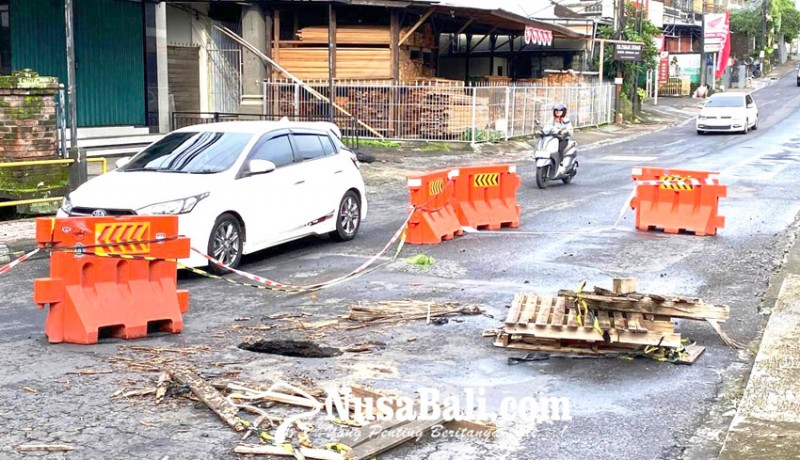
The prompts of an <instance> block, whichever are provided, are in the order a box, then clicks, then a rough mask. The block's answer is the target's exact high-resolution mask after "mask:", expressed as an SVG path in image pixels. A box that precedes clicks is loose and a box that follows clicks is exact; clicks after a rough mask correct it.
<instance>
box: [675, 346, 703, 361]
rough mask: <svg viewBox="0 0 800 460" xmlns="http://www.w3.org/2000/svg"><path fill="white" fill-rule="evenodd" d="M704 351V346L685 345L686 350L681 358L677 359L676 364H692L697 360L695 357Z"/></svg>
mask: <svg viewBox="0 0 800 460" xmlns="http://www.w3.org/2000/svg"><path fill="white" fill-rule="evenodd" d="M705 351H706V347H701V346H700V345H697V344H691V345H689V346H688V347H686V352H685V353H684V354H683V356H682V357H681V359H679V360H678V364H694V362H695V361H697V358H699V357H700V355H702V354H703V352H705Z"/></svg>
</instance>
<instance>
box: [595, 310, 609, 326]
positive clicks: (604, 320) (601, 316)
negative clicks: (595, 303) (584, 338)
mask: <svg viewBox="0 0 800 460" xmlns="http://www.w3.org/2000/svg"><path fill="white" fill-rule="evenodd" d="M594 313H595V315H596V316H597V322H598V323H600V329H602V330H604V331H607V330H609V329H611V320H609V318H608V312H607V311H603V310H600V311H596V312H594Z"/></svg>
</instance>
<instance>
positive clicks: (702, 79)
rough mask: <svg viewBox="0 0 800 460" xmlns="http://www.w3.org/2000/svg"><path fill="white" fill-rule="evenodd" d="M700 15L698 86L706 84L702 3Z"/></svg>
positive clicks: (704, 3) (703, 10) (704, 20)
mask: <svg viewBox="0 0 800 460" xmlns="http://www.w3.org/2000/svg"><path fill="white" fill-rule="evenodd" d="M700 11H701V14H702V17H701V21H702V22H701V23H700V86H705V84H706V2H705V0H703V1H702V3H701V6H700Z"/></svg>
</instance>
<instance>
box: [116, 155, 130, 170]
mask: <svg viewBox="0 0 800 460" xmlns="http://www.w3.org/2000/svg"><path fill="white" fill-rule="evenodd" d="M130 162H131V157H122V158H120V159H119V160H117V161H115V162H114V166H116V167H117V169H119V168H121V167H123V166H125V165H126V164H128V163H130Z"/></svg>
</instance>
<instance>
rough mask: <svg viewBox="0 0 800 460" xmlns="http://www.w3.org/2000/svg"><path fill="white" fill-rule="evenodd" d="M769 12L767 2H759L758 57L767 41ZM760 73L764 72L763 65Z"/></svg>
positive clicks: (766, 0) (763, 0) (762, 0)
mask: <svg viewBox="0 0 800 460" xmlns="http://www.w3.org/2000/svg"><path fill="white" fill-rule="evenodd" d="M768 12H769V0H761V48H760V49H759V50H758V57H761V52H762V51H766V49H767V44H768V43H769V40H768V39H767V13H768ZM761 66H762V67H761V71H762V72H763V71H764V67H763V66H764V64H763V63H762V64H761Z"/></svg>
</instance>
